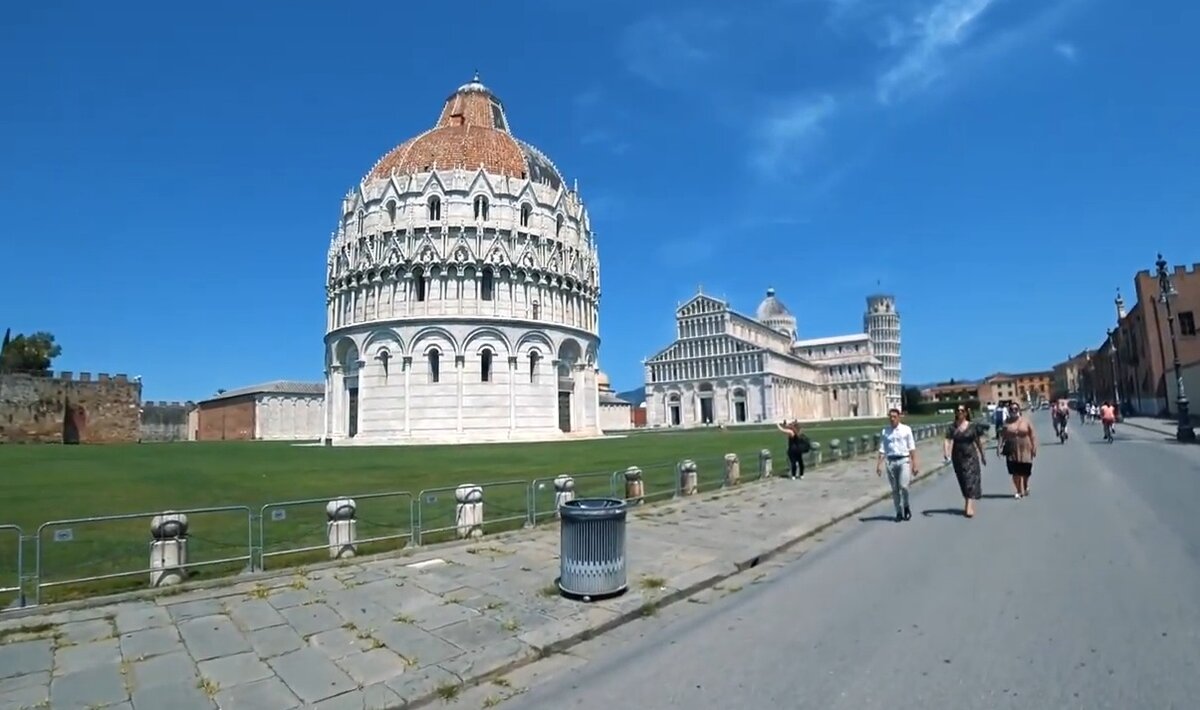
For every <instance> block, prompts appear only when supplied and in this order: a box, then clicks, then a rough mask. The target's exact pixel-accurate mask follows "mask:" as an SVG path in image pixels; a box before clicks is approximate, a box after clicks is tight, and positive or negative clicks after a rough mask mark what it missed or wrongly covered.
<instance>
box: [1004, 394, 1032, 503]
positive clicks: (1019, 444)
mask: <svg viewBox="0 0 1200 710" xmlns="http://www.w3.org/2000/svg"><path fill="white" fill-rule="evenodd" d="M1008 414H1009V417H1008V422H1007V423H1006V424H1005V425H1004V429H1003V430H1002V431H1001V433H1000V443H999V451H998V453H999V455H1001V456H1003V457H1004V460H1005V463H1006V464H1007V465H1008V473H1009V475H1010V476H1012V480H1013V488H1015V489H1016V496H1014V497H1016V498H1025V497H1027V496H1028V495H1029V478H1030V476H1032V475H1033V460H1034V459H1035V458H1037V448H1038V442H1037V434H1036V433H1035V432H1034V430H1033V423H1032V422H1030V421H1029V418H1028V417H1026V416H1024V415H1022V414H1021V405H1020V404H1018V403H1016V402H1013V403H1012V404H1010V405H1009V409H1008Z"/></svg>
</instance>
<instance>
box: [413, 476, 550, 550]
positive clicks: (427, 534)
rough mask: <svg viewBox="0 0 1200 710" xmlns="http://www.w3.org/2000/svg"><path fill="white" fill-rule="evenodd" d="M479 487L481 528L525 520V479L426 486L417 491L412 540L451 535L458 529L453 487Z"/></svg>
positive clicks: (517, 524) (419, 541)
mask: <svg viewBox="0 0 1200 710" xmlns="http://www.w3.org/2000/svg"><path fill="white" fill-rule="evenodd" d="M465 486H466V487H471V488H479V489H482V491H483V510H484V513H483V520H482V523H481V524H480V525H478V526H476V527H478V528H479V529H480V530H481V531H482V532H485V533H486V532H487V530H488V529H489V528H491V529H493V530H494V529H496V528H500V529H511V528H517V527H521V526H523V525H525V524H526V523H527V522H528V521H529V505H530V504H529V482H528V481H497V482H493V483H478V484H474V483H471V484H466V483H464V484H459V485H457V486H443V487H440V488H426V489H424V490H422V491H421V492H420V493H418V494H417V501H416V510H417V512H416V522H415V523H414V525H413V540H414V541H415V544H417V545H423V544H426V543H427V542H439V541H442V540H445V539H451V538H452V535H451V534H450V533H455V532H457V530H458V527H459V524H458V501H457V499H456V498H455V491H457V490H459V489H460V488H463V487H465Z"/></svg>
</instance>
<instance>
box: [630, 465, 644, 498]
mask: <svg viewBox="0 0 1200 710" xmlns="http://www.w3.org/2000/svg"><path fill="white" fill-rule="evenodd" d="M645 498H646V486H645V483H644V482H643V481H642V469H640V468H638V467H637V466H630V467H629V468H627V469H625V501H626V502H627V503H632V504H634V505H638V504H640V503H642V502H644V501H645Z"/></svg>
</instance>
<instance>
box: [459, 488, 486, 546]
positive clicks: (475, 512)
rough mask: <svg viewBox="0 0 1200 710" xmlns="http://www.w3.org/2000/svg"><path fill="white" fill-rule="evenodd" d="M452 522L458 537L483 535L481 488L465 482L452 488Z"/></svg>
mask: <svg viewBox="0 0 1200 710" xmlns="http://www.w3.org/2000/svg"><path fill="white" fill-rule="evenodd" d="M454 501H455V505H454V523H455V525H456V526H457V528H458V537H459V538H460V539H466V538H469V537H480V536H482V535H483V488H482V487H481V486H477V485H475V484H473V483H467V484H464V485H461V486H459V487H458V488H455V489H454Z"/></svg>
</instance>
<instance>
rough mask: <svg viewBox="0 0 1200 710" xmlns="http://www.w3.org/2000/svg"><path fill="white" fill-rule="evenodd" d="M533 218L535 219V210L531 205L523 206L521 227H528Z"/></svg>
mask: <svg viewBox="0 0 1200 710" xmlns="http://www.w3.org/2000/svg"><path fill="white" fill-rule="evenodd" d="M531 217H533V208H532V207H530V206H529V205H521V226H522V227H528V226H529V219H530V218H531Z"/></svg>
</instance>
